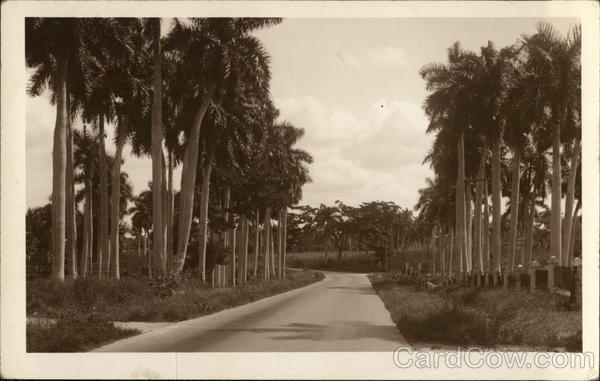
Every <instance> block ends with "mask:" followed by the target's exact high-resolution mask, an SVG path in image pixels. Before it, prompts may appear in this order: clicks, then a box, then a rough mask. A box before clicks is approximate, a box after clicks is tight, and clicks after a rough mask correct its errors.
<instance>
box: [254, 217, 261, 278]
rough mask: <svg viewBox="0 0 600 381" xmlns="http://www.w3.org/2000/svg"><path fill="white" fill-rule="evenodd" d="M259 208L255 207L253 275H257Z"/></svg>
mask: <svg viewBox="0 0 600 381" xmlns="http://www.w3.org/2000/svg"><path fill="white" fill-rule="evenodd" d="M258 212H259V210H258V209H256V219H255V220H254V272H253V273H254V277H256V276H258V253H259V250H260V230H259V225H260V219H259V215H258Z"/></svg>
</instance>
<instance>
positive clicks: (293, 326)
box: [94, 272, 406, 352]
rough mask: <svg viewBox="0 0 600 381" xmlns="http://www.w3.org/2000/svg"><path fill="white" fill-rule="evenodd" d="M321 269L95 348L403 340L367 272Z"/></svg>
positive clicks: (375, 345) (257, 348)
mask: <svg viewBox="0 0 600 381" xmlns="http://www.w3.org/2000/svg"><path fill="white" fill-rule="evenodd" d="M324 274H325V279H324V280H322V281H320V282H317V283H314V284H311V285H309V286H306V287H303V288H300V289H296V290H292V291H288V292H285V293H283V294H279V295H275V296H272V297H269V298H265V299H262V300H259V301H257V302H254V303H250V304H246V305H244V306H240V307H236V308H231V309H228V310H224V311H220V312H217V313H215V314H212V315H208V316H203V317H199V318H196V319H191V320H186V321H182V322H178V323H174V324H172V325H169V326H166V327H163V328H159V329H156V330H154V331H150V332H146V333H143V334H141V335H137V336H133V337H130V338H127V339H124V340H120V341H117V342H114V343H112V344H108V345H105V346H103V347H100V348H97V349H96V350H94V352H342V351H378V352H384V351H393V350H395V349H396V348H397V347H398V346H399V345H400V344H405V343H406V342H405V341H404V339H403V338H402V337H401V336H400V334H399V333H398V331H397V330H396V327H395V325H394V323H393V322H392V319H391V318H390V315H389V313H388V311H387V310H386V309H385V306H384V305H383V303H382V302H381V300H380V299H379V296H378V295H377V294H376V293H375V291H374V290H373V287H372V286H371V283H370V282H369V280H368V278H367V276H366V275H364V274H348V273H334V272H324Z"/></svg>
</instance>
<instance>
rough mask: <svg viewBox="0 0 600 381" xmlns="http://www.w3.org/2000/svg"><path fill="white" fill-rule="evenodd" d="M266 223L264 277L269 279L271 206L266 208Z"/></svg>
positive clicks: (264, 223)
mask: <svg viewBox="0 0 600 381" xmlns="http://www.w3.org/2000/svg"><path fill="white" fill-rule="evenodd" d="M263 225H264V233H263V234H264V239H263V252H264V279H265V280H269V278H270V276H269V275H270V274H269V272H270V271H269V251H270V250H269V247H270V244H269V243H270V237H269V235H270V230H271V229H270V225H271V208H270V207H268V206H267V207H266V208H265V216H264V220H263Z"/></svg>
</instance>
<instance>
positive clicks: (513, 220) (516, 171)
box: [509, 147, 521, 271]
mask: <svg viewBox="0 0 600 381" xmlns="http://www.w3.org/2000/svg"><path fill="white" fill-rule="evenodd" d="M519 151H520V150H519V147H516V148H515V149H514V154H513V159H512V180H511V181H512V190H511V194H510V264H509V271H515V270H516V258H517V235H518V233H519V232H518V231H517V227H518V226H519V182H520V180H521V171H520V168H521V155H520V152H519Z"/></svg>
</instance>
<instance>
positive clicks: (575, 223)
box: [567, 199, 581, 266]
mask: <svg viewBox="0 0 600 381" xmlns="http://www.w3.org/2000/svg"><path fill="white" fill-rule="evenodd" d="M580 208H581V199H579V200H577V205H576V206H575V212H574V213H573V231H572V232H571V239H570V241H569V254H568V255H569V256H568V260H567V266H571V261H572V260H573V257H574V256H575V241H576V239H577V238H576V237H577V234H578V232H579V225H580V222H579V218H577V213H579V209H580Z"/></svg>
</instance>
